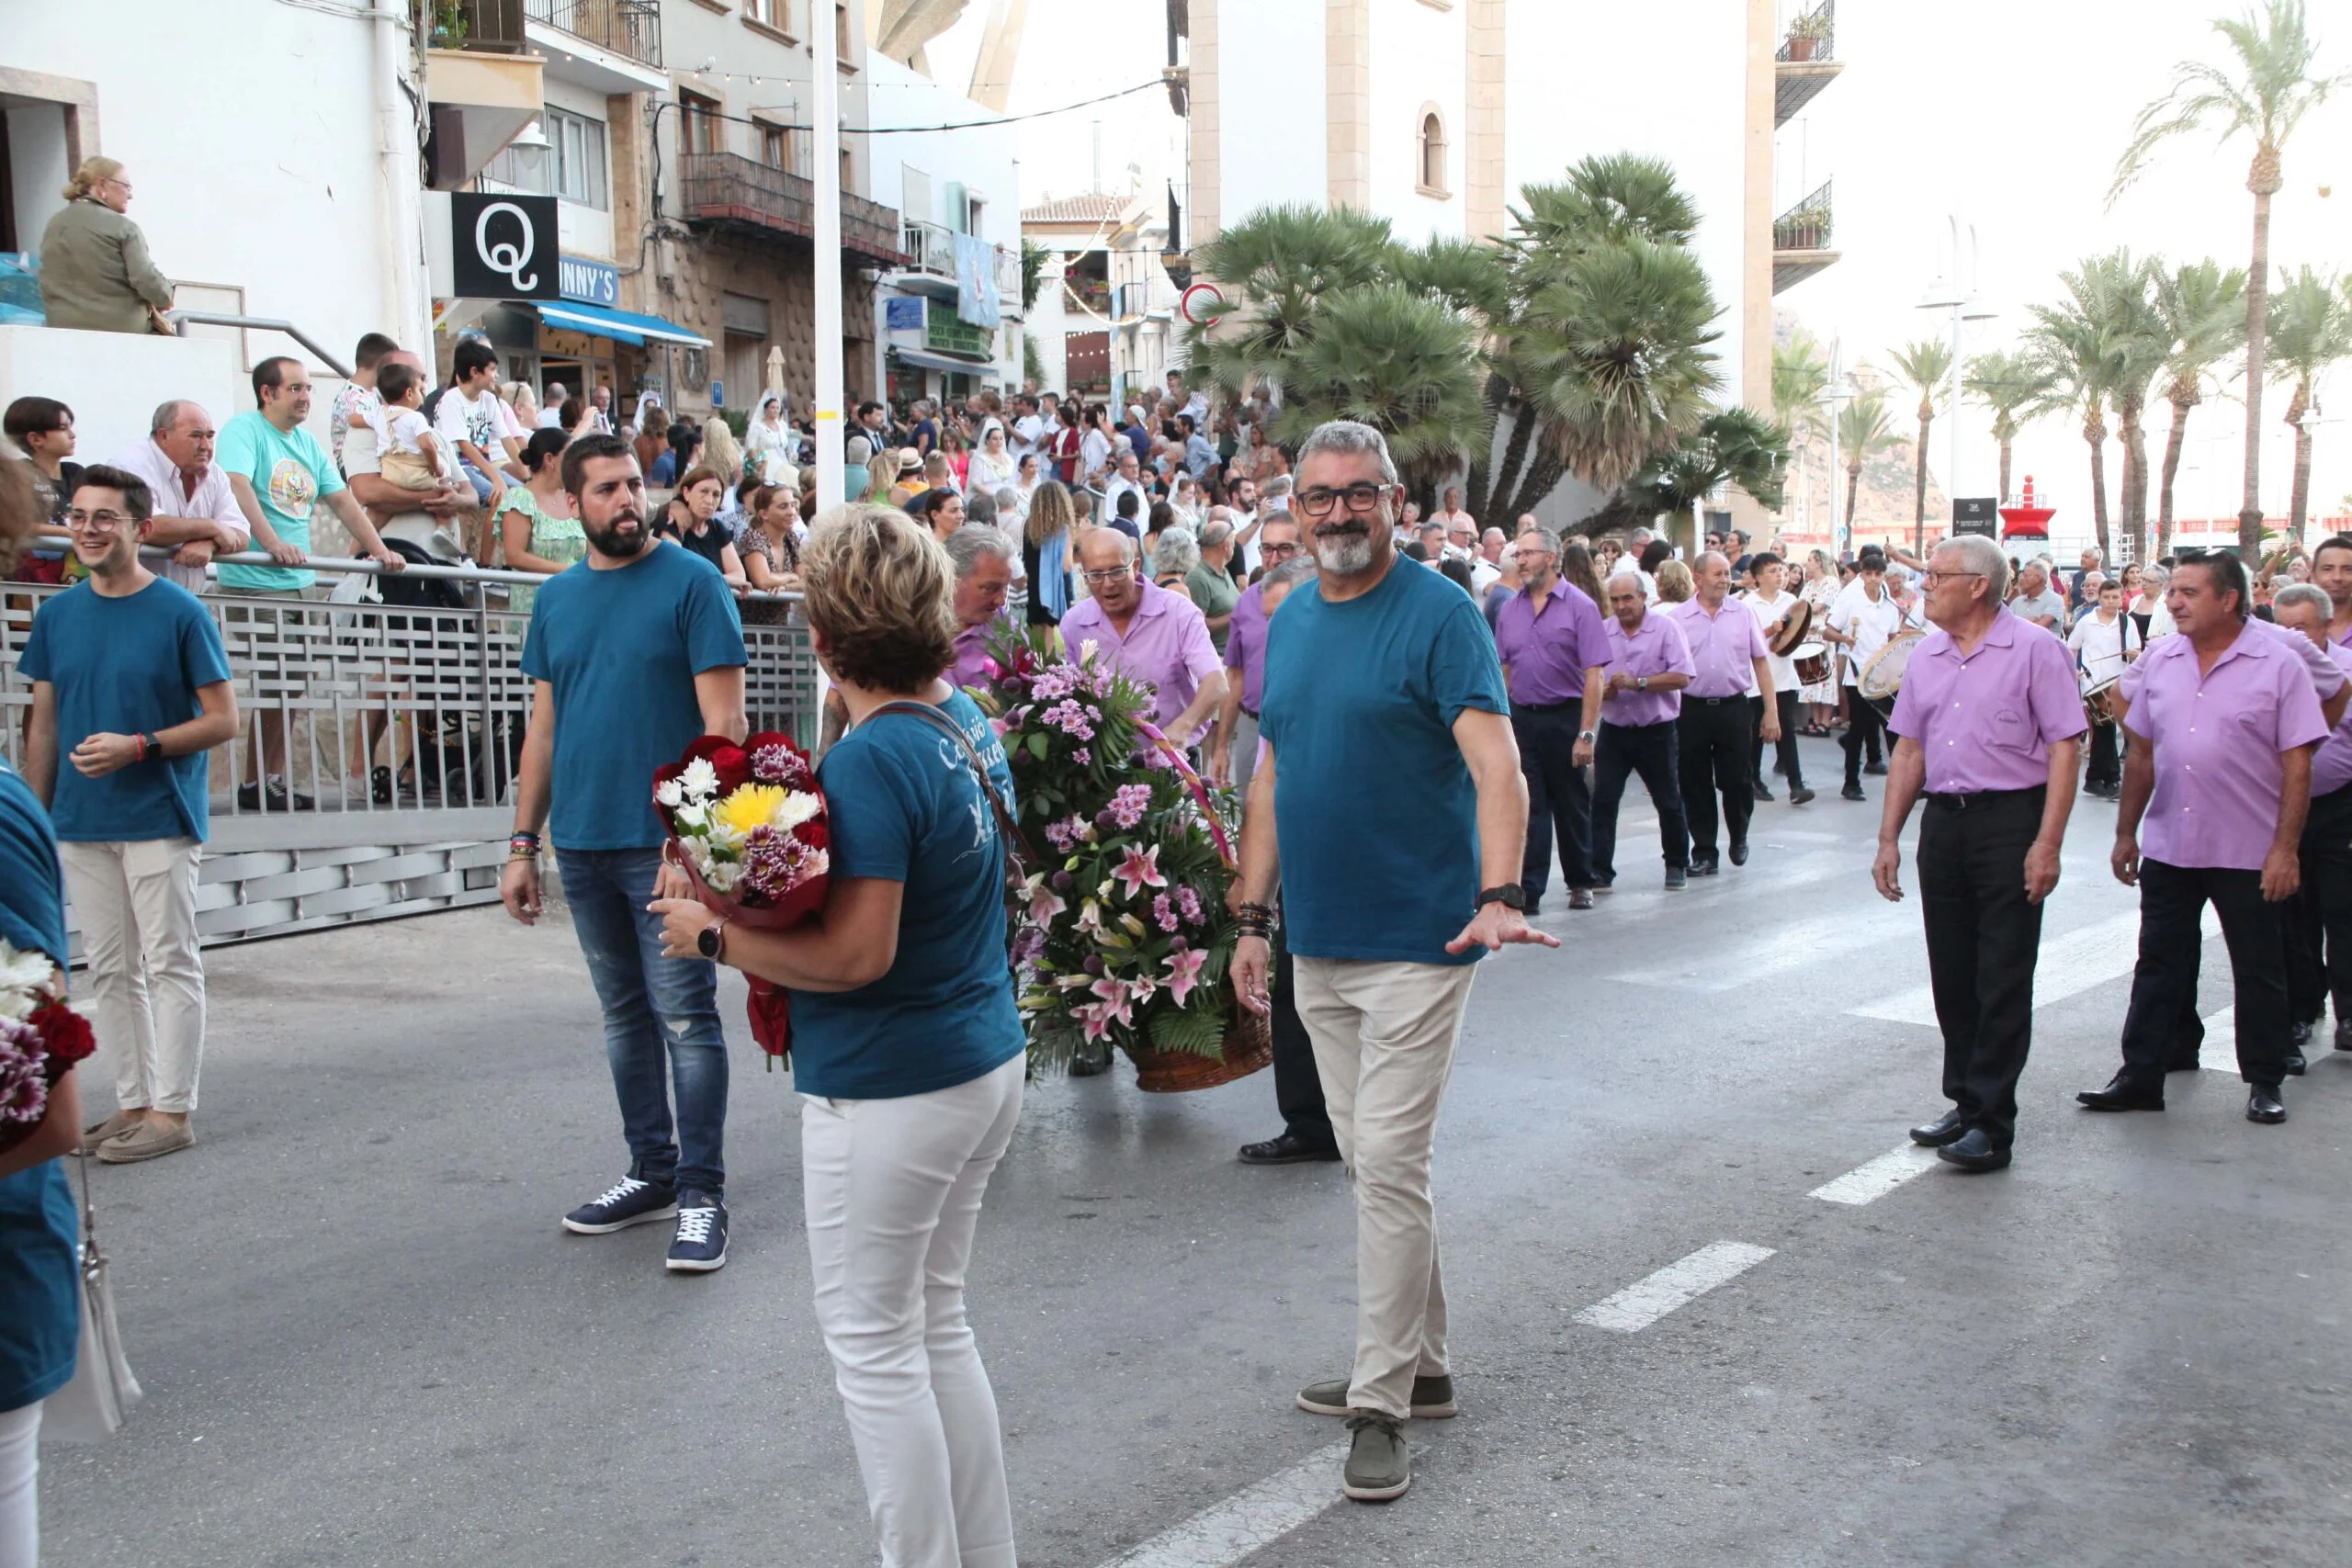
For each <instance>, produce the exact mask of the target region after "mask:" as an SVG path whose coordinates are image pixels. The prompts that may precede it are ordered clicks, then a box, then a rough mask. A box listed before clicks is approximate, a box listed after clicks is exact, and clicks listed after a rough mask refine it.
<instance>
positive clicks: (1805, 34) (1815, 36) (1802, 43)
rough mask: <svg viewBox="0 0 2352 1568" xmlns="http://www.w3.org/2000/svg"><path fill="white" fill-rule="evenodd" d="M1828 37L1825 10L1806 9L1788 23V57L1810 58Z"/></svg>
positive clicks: (1797, 58) (1827, 15) (1793, 59)
mask: <svg viewBox="0 0 2352 1568" xmlns="http://www.w3.org/2000/svg"><path fill="white" fill-rule="evenodd" d="M1828 37H1829V14H1828V12H1827V10H1826V8H1824V9H1822V10H1815V11H1807V12H1806V13H1805V14H1804V16H1802V17H1798V18H1797V19H1796V20H1795V21H1793V22H1791V23H1790V24H1789V58H1790V59H1791V60H1792V61H1800V62H1802V61H1808V60H1811V59H1812V58H1813V57H1814V56H1815V53H1817V52H1818V51H1820V48H1821V45H1822V44H1823V42H1824V41H1826V39H1828Z"/></svg>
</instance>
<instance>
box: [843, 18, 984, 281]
mask: <svg viewBox="0 0 2352 1568" xmlns="http://www.w3.org/2000/svg"><path fill="white" fill-rule="evenodd" d="M866 73H867V75H868V76H869V77H870V81H869V82H868V85H869V87H870V88H871V89H872V96H870V97H869V98H868V99H867V102H868V103H869V104H871V105H872V106H873V116H874V119H873V124H874V129H875V130H877V131H879V130H888V129H889V128H891V127H894V126H928V125H961V124H965V123H966V122H968V121H972V120H980V119H986V118H988V116H989V111H988V110H987V109H984V108H982V107H980V106H979V105H978V104H976V103H974V102H972V101H971V100H970V99H969V98H967V97H965V96H963V95H962V94H961V93H959V92H956V91H955V90H954V89H952V88H948V87H943V86H941V85H939V84H938V83H936V82H933V80H931V78H929V77H928V76H924V75H922V74H921V73H917V72H914V71H910V70H909V69H907V67H905V66H904V65H901V64H899V62H897V61H895V60H890V59H886V58H885V57H884V56H882V55H879V54H876V55H869V56H868V57H867V59H866ZM866 140H868V141H870V142H871V143H872V159H871V164H870V169H871V172H870V173H869V175H868V176H867V178H868V180H869V182H870V184H871V186H872V187H873V188H872V190H871V191H870V193H869V194H870V195H871V197H873V199H874V200H876V201H878V202H880V203H881V204H882V205H883V206H885V207H888V208H891V209H895V210H898V211H900V212H905V211H906V209H905V206H904V198H905V195H906V191H905V183H906V170H907V168H908V167H909V166H910V165H911V166H912V167H914V168H917V169H920V170H922V172H923V173H924V174H926V175H930V176H931V209H930V210H928V211H923V212H913V213H907V216H909V217H910V218H920V219H923V220H928V221H930V222H933V223H936V222H939V221H941V220H942V219H941V214H942V212H943V211H944V204H945V201H946V197H947V187H948V186H949V185H950V184H951V183H953V184H956V185H960V186H964V187H965V188H966V190H967V192H968V193H969V194H973V195H977V196H979V197H983V198H984V199H985V202H986V205H985V206H984V207H983V208H982V209H981V213H980V238H982V239H984V240H986V241H988V242H989V243H991V244H996V245H1001V246H1003V247H1004V248H1005V249H1006V250H1008V251H1012V252H1014V253H1016V254H1018V253H1019V251H1020V249H1021V201H1022V196H1021V164H1020V156H1019V153H1018V151H1017V148H1016V142H1015V137H1014V132H1013V128H1012V126H1009V125H973V126H969V127H968V128H967V129H965V130H952V131H938V130H893V131H891V132H890V134H888V135H877V136H873V137H870V138H867V139H866ZM1016 303H1018V301H1016Z"/></svg>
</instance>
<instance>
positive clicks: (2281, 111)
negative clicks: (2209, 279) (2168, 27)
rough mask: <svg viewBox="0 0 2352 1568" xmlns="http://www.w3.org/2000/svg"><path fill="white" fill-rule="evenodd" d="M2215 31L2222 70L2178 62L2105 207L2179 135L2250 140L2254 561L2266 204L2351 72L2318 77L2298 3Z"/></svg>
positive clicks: (2249, 456)
mask: <svg viewBox="0 0 2352 1568" xmlns="http://www.w3.org/2000/svg"><path fill="white" fill-rule="evenodd" d="M2213 30H2214V31H2215V32H2218V33H2220V34H2221V35H2222V39H2223V41H2224V42H2225V43H2226V44H2227V45H2228V46H2229V49H2228V57H2227V58H2226V60H2225V61H2224V62H2222V63H2220V64H2216V63H2211V62H2206V61H2202V60H2185V61H2183V62H2180V64H2178V65H2177V66H2176V67H2174V69H2173V81H2172V90H2171V91H2170V92H2168V93H2166V94H2165V96H2163V97H2161V98H2158V99H2157V100H2156V101H2155V102H2154V103H2152V104H2150V105H2148V107H2145V108H2143V109H2142V110H2141V111H2140V115H2139V118H2138V119H2136V120H2135V121H2133V123H2132V127H2131V142H2130V143H2129V144H2128V145H2127V146H2126V147H2125V148H2124V150H2123V155H2122V157H2120V159H2118V160H2117V161H2116V165H2115V180H2114V183H2113V184H2112V185H2111V186H2109V190H2108V203H2109V206H2112V205H2113V204H2114V202H2115V198H2116V197H2118V196H2120V195H2121V194H2122V191H2123V188H2124V187H2125V186H2128V185H2130V184H2131V181H2132V180H2133V179H2134V178H2136V177H2137V176H2138V175H2140V174H2141V172H2142V171H2143V170H2144V169H2145V168H2146V167H2147V165H2148V164H2149V162H2150V159H2151V156H2152V155H2153V154H2154V152H2155V150H2156V149H2157V148H2158V147H2159V146H2161V145H2163V144H2164V143H2165V142H2166V141H2170V140H2171V139H2172V138H2174V137H2176V136H2180V135H2184V134H2186V133H2187V132H2189V131H2192V130H2211V131H2213V132H2215V133H2216V134H2217V136H2218V138H2219V139H2220V140H2222V141H2227V140H2229V139H2230V138H2231V137H2233V136H2235V135H2237V134H2238V133H2240V132H2241V131H2243V132H2245V133H2246V134H2248V135H2250V136H2252V137H2253V138H2254V157H2253V160H2252V162H2251V163H2249V164H2248V165H2247V167H2246V176H2245V188H2246V189H2247V191H2248V192H2250V193H2251V194H2252V195H2253V197H2254V251H2253V254H2252V256H2251V257H2250V258H2249V260H2248V263H2247V266H2246V290H2245V340H2246V341H2245V495H2244V497H2243V499H2242V501H2241V502H2240V505H2239V510H2238V553H2239V554H2240V555H2241V556H2243V557H2244V558H2245V559H2246V560H2248V561H2252V560H2254V559H2255V558H2256V557H2257V555H2258V554H2259V553H2260V551H2261V548H2262V483H2261V480H2262V464H2261V456H2262V428H2261V427H2262V381H2263V374H2264V372H2263V355H2264V353H2265V350H2266V347H2267V344H2266V341H2265V333H2266V332H2267V327H2268V320H2267V311H2268V306H2267V303H2266V294H2267V288H2268V279H2269V274H2270V198H2271V197H2274V196H2276V195H2278V191H2279V189H2280V188H2281V186H2283V184H2284V179H2283V175H2282V167H2283V164H2284V159H2285V153H2286V150H2287V142H2288V141H2289V139H2290V138H2291V137H2292V136H2293V135H2294V132H2295V128H2296V127H2297V126H2298V125H2300V124H2301V122H2302V120H2303V118H2304V117H2305V116H2307V115H2309V114H2310V113H2311V111H2312V110H2313V109H2315V108H2317V107H2319V106H2320V105H2321V104H2323V103H2324V102H2325V101H2326V100H2327V97H2328V96H2329V95H2330V94H2331V93H2334V92H2335V91H2336V90H2338V89H2339V88H2341V87H2343V86H2345V85H2346V84H2347V83H2352V72H2346V73H2337V74H2335V75H2330V76H2315V75H2313V74H2312V65H2313V63H2314V60H2315V57H2316V55H2317V52H2318V51H2317V47H2316V45H2315V44H2314V42H2313V40H2312V36H2311V33H2310V30H2309V28H2306V26H2305V25H2304V17H2303V0H2263V3H2262V4H2261V5H2260V6H2258V7H2249V8H2248V9H2247V10H2246V11H2245V14H2244V15H2242V16H2241V17H2238V18H2237V19H2236V20H2227V19H2217V20H2216V21H2215V22H2214V23H2213Z"/></svg>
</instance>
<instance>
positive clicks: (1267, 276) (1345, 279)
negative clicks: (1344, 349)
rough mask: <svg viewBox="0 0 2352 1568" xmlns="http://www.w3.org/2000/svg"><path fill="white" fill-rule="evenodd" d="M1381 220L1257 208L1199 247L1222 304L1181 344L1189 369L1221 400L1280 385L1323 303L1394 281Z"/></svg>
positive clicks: (1340, 212)
mask: <svg viewBox="0 0 2352 1568" xmlns="http://www.w3.org/2000/svg"><path fill="white" fill-rule="evenodd" d="M1396 256H1397V243H1396V241H1395V239H1394V238H1392V237H1391V235H1390V233H1389V231H1388V220H1386V219H1385V218H1372V217H1368V216H1366V215H1365V214H1363V213H1361V212H1357V211H1354V210H1352V209H1348V208H1323V207H1306V206H1289V207H1268V208H1261V209H1259V210H1257V211H1255V212H1252V213H1251V214H1250V215H1249V217H1247V218H1245V219H1243V220H1241V221H1240V222H1238V223H1236V224H1234V225H1233V226H1232V227H1230V228H1228V229H1226V230H1224V231H1221V232H1220V233H1219V234H1218V235H1217V237H1216V239H1215V240H1212V241H1211V242H1209V243H1207V244H1205V245H1204V246H1202V247H1201V249H1200V252H1199V254H1198V255H1197V256H1196V258H1195V261H1196V264H1197V265H1198V266H1199V268H1200V270H1201V271H1202V272H1203V273H1204V274H1205V275H1207V276H1213V277H1216V279H1218V280H1219V281H1220V282H1221V283H1223V284H1224V285H1225V287H1226V289H1227V293H1228V295H1229V296H1230V297H1229V298H1228V299H1227V300H1226V301H1225V303H1224V304H1222V305H1220V306H1216V307H1214V308H1212V309H1211V310H1209V311H1208V313H1207V314H1206V316H1205V317H1204V319H1203V320H1202V321H1200V322H1198V323H1197V324H1195V325H1194V326H1193V327H1192V328H1191V329H1190V330H1189V333H1188V334H1187V342H1188V345H1189V348H1190V351H1191V355H1192V358H1191V361H1190V363H1191V365H1193V366H1194V367H1198V368H1199V370H1200V373H1201V374H1203V375H1204V376H1205V377H1206V378H1208V380H1209V382H1210V384H1211V385H1213V386H1215V387H1216V389H1218V390H1219V391H1221V392H1222V393H1224V394H1225V395H1226V396H1227V398H1232V399H1238V398H1241V397H1244V396H1246V395H1247V394H1248V393H1250V391H1251V390H1252V389H1255V388H1256V387H1257V386H1258V385H1259V384H1260V383H1261V382H1272V384H1274V385H1276V386H1280V385H1281V384H1282V380H1283V373H1284V371H1285V369H1286V367H1288V365H1289V364H1290V362H1291V360H1292V359H1293V358H1294V357H1295V355H1297V354H1298V353H1299V352H1300V351H1301V350H1302V349H1304V348H1305V347H1306V343H1307V340H1308V339H1309V338H1310V337H1311V336H1312V335H1313V333H1314V321H1315V316H1316V312H1317V310H1318V309H1319V308H1320V306H1321V305H1322V304H1323V302H1324V300H1325V299H1327V298H1328V297H1331V296H1334V295H1339V294H1343V293H1346V292H1348V291H1350V290H1352V289H1357V288H1370V287H1371V286H1373V285H1374V284H1377V283H1383V282H1387V281H1390V280H1392V279H1393V277H1394V275H1395V270H1396Z"/></svg>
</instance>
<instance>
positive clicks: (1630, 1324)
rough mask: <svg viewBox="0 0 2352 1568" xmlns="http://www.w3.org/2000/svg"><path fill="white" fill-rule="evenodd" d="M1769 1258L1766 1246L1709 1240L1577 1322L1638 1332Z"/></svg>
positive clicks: (1580, 1316)
mask: <svg viewBox="0 0 2352 1568" xmlns="http://www.w3.org/2000/svg"><path fill="white" fill-rule="evenodd" d="M1771 1256H1772V1249H1771V1248H1770V1247H1751V1246H1749V1245H1748V1244H1747V1242H1744V1241H1712V1242H1709V1243H1708V1244H1707V1245H1706V1246H1704V1247H1701V1248H1700V1249H1699V1250H1698V1251H1696V1252H1694V1253H1692V1254H1691V1256H1690V1257H1688V1258H1683V1259H1681V1260H1680V1261H1679V1262H1675V1263H1669V1264H1668V1265H1667V1266H1666V1267H1665V1268H1663V1269H1659V1270H1658V1271H1657V1273H1655V1274H1652V1275H1651V1276H1650V1277H1649V1278H1647V1279H1646V1280H1635V1281H1634V1283H1632V1284H1630V1285H1628V1286H1626V1287H1625V1288H1624V1289H1623V1290H1622V1291H1620V1292H1617V1293H1616V1294H1615V1295H1613V1296H1611V1297H1610V1298H1609V1299H1608V1300H1607V1301H1605V1302H1597V1303H1594V1304H1593V1305H1591V1306H1589V1307H1587V1308H1585V1309H1584V1311H1582V1312H1580V1313H1578V1314H1577V1322H1578V1323H1583V1324H1589V1325H1592V1326H1593V1327H1595V1328H1608V1329H1613V1330H1615V1331H1616V1332H1618V1333H1620V1334H1638V1333H1640V1332H1641V1331H1642V1330H1643V1329H1645V1328H1647V1327H1648V1326H1649V1325H1651V1324H1653V1323H1656V1322H1657V1320H1658V1319H1659V1318H1661V1317H1664V1316H1665V1315H1666V1314H1668V1313H1670V1312H1672V1311H1673V1310H1674V1309H1675V1308H1677V1307H1679V1306H1682V1305H1685V1304H1686V1303H1690V1302H1691V1301H1694V1300H1696V1299H1697V1298H1698V1297H1700V1296H1703V1295H1705V1294H1706V1293H1707V1292H1709V1291H1712V1290H1713V1289H1714V1288H1715V1287H1716V1286H1718V1285H1721V1284H1724V1283H1725V1282H1726V1281H1728V1280H1735V1279H1737V1278H1738V1277H1739V1276H1740V1275H1742V1274H1744V1273H1746V1272H1747V1270H1748V1269H1753V1268H1755V1267H1756V1266H1757V1265H1758V1263H1761V1262H1763V1261H1764V1260H1765V1259H1766V1258H1770V1257H1771Z"/></svg>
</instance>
